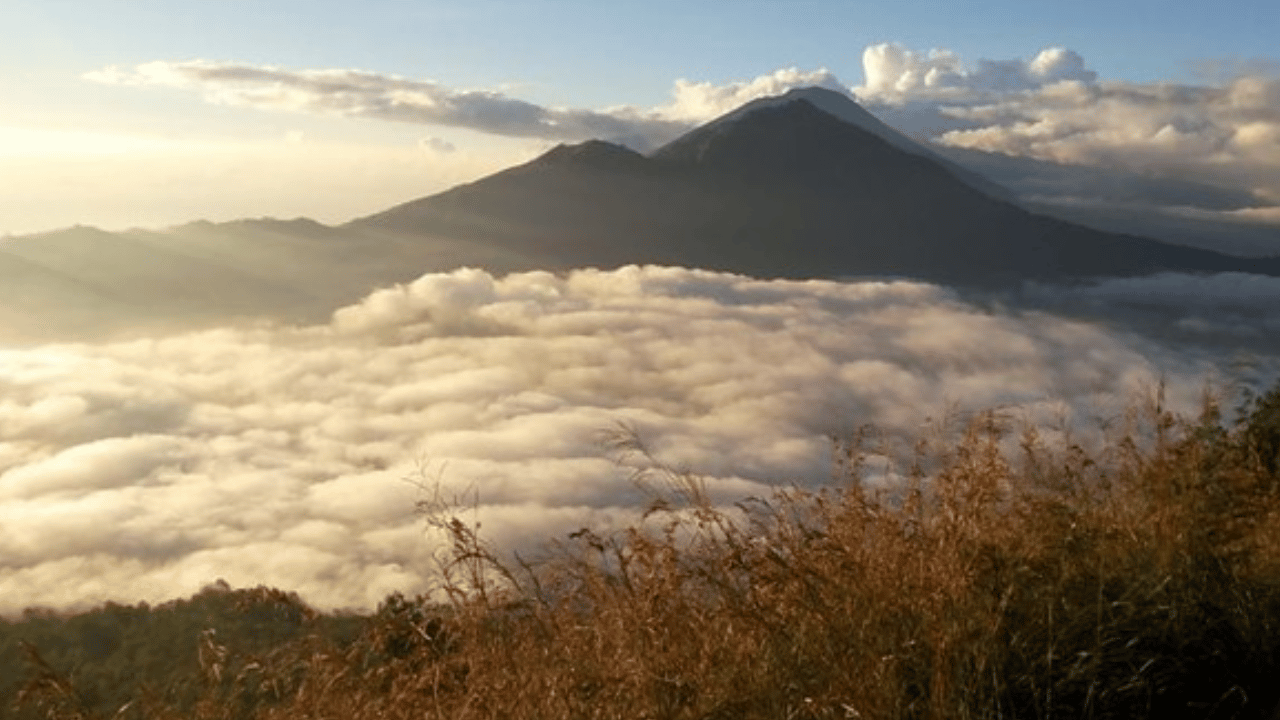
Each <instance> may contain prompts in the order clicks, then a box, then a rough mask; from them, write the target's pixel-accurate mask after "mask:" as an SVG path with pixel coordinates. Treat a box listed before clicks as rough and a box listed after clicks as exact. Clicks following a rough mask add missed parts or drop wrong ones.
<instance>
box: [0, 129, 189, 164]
mask: <svg viewBox="0 0 1280 720" xmlns="http://www.w3.org/2000/svg"><path fill="white" fill-rule="evenodd" d="M176 145H178V143H175V142H174V141H172V140H167V139H164V138H158V137H148V136H145V135H131V134H125V133H109V132H99V131H93V130H45V129H41V128H30V127H15V126H0V157H32V156H45V157H48V156H85V155H90V156H92V155H126V154H131V153H140V152H159V151H165V150H172V149H174V148H175V146H176Z"/></svg>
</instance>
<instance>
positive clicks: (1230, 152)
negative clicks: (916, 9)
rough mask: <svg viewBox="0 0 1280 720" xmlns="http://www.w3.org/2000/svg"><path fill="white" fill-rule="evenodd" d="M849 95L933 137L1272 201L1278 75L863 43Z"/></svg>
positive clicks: (1278, 182) (1058, 52)
mask: <svg viewBox="0 0 1280 720" xmlns="http://www.w3.org/2000/svg"><path fill="white" fill-rule="evenodd" d="M863 70H864V73H865V82H864V84H863V85H862V86H861V87H859V88H857V89H856V90H857V93H858V96H859V97H860V98H861V99H862V100H863V101H864V102H867V103H869V104H871V105H872V106H873V107H876V106H878V111H879V112H880V113H881V114H882V115H884V116H886V117H887V118H889V119H890V120H891V121H892V122H896V123H897V124H898V125H899V126H906V127H907V128H908V129H909V130H912V131H915V132H921V131H923V132H924V134H927V135H931V136H933V137H935V138H936V139H938V140H940V141H941V142H943V143H945V144H949V145H955V146H959V147H967V148H974V149H978V150H986V151H991V152H998V153H1004V154H1007V155H1014V156H1021V157H1031V158H1037V159H1041V160H1049V161H1053V162H1058V163H1067V164H1076V165H1089V166H1098V167H1110V168H1116V169H1124V170H1130V171H1139V172H1144V173H1149V174H1153V175H1157V176H1167V177H1180V178H1187V179H1195V180H1200V181H1208V182H1213V183H1217V184H1219V185H1222V186H1225V187H1231V188H1242V189H1247V190H1250V191H1252V192H1254V193H1256V194H1258V195H1259V196H1261V197H1262V198H1264V199H1267V200H1269V201H1271V202H1273V203H1280V76H1277V75H1276V74H1275V72H1274V69H1270V70H1268V69H1267V68H1265V67H1249V68H1245V69H1243V70H1242V71H1241V72H1240V73H1239V74H1236V75H1234V76H1230V77H1227V78H1225V79H1224V80H1223V81H1222V82H1219V83H1216V84H1206V85H1179V84H1173V83H1132V82H1127V81H1123V80H1114V79H1100V78H1098V76H1097V73H1095V72H1094V71H1092V70H1089V69H1088V67H1087V66H1086V63H1085V61H1084V59H1083V58H1082V57H1081V56H1080V55H1079V54H1077V53H1075V52H1073V51H1071V50H1067V49H1065V48H1047V49H1045V50H1042V51H1040V52H1039V53H1038V54H1037V55H1036V56H1035V57H1033V58H1031V59H1029V60H1021V59H1016V60H1000V61H993V60H979V61H978V63H977V65H976V66H975V67H969V66H967V65H965V64H964V63H963V62H962V61H961V59H960V58H959V57H958V56H957V55H955V54H954V53H951V52H949V51H945V50H934V51H931V52H929V53H916V52H913V51H911V50H908V49H906V48H904V47H902V46H900V45H896V44H883V45H875V46H872V47H869V48H867V49H866V51H865V52H864V54H863Z"/></svg>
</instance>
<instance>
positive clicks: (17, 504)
mask: <svg viewBox="0 0 1280 720" xmlns="http://www.w3.org/2000/svg"><path fill="white" fill-rule="evenodd" d="M1152 282H1154V283H1156V285H1157V286H1159V287H1161V288H1163V289H1162V290H1161V292H1164V293H1167V294H1168V295H1169V296H1170V297H1173V295H1175V294H1176V293H1177V292H1179V287H1178V286H1177V285H1176V283H1175V282H1174V281H1173V280H1168V281H1163V280H1156V281H1152ZM1164 282H1167V283H1169V284H1168V285H1167V286H1166V285H1161V284H1160V283H1164ZM1250 282H1257V281H1253V280H1251V281H1250ZM1153 287H1155V286H1153ZM1230 287H1235V288H1236V290H1234V291H1230V290H1228V288H1230ZM1151 289H1152V288H1150V287H1145V286H1142V287H1139V286H1135V287H1132V288H1127V289H1126V288H1125V287H1122V286H1120V285H1113V286H1108V287H1106V288H1103V289H1102V290H1101V292H1103V293H1104V295H1103V296H1104V297H1106V298H1108V299H1109V300H1108V301H1110V299H1114V298H1117V297H1119V296H1120V295H1125V296H1126V297H1128V296H1136V295H1138V294H1141V293H1143V292H1149V291H1151ZM1255 289H1256V290H1257V292H1254V291H1250V290H1247V289H1244V285H1243V283H1242V282H1241V279H1240V278H1231V279H1228V280H1226V281H1225V284H1224V285H1222V286H1221V291H1220V292H1219V293H1218V295H1216V296H1214V297H1216V298H1217V299H1216V300H1206V301H1205V302H1208V303H1210V305H1206V306H1205V312H1206V317H1208V318H1212V315H1211V314H1207V313H1209V311H1210V310H1212V309H1213V308H1214V307H1218V305H1223V306H1231V307H1236V306H1239V305H1241V304H1242V303H1246V300H1247V298H1248V297H1254V298H1255V299H1256V298H1257V297H1260V295H1259V294H1258V293H1262V292H1267V293H1272V295H1270V296H1267V297H1273V296H1274V292H1275V288H1274V287H1271V286H1270V285H1268V286H1266V287H1265V288H1262V287H1260V286H1259V287H1258V288H1255ZM1046 292H1047V291H1046ZM1233 292H1234V293H1235V294H1232V293H1233ZM1258 302H1262V301H1261V300H1259V301H1258ZM1214 303H1217V305H1215V304H1214ZM1211 306H1212V307H1211ZM1242 317H1243V318H1244V320H1243V321H1245V322H1251V321H1254V322H1263V323H1265V322H1269V321H1268V320H1266V318H1258V317H1254V316H1252V315H1250V314H1248V313H1243V314H1242ZM0 361H2V362H3V364H4V367H5V368H6V372H5V374H4V378H3V379H2V380H0V612H5V613H10V612H15V611H17V610H19V609H20V608H22V607H24V606H27V605H32V604H45V605H52V606H57V607H69V606H74V605H83V604H85V603H92V602H99V601H102V600H106V599H115V600H120V601H137V600H143V599H145V600H149V601H157V600H162V599H166V598H170V597H174V596H178V595H182V594H185V593H190V592H193V591H195V590H197V589H198V588H200V587H201V586H203V585H204V584H206V583H208V582H210V581H211V580H213V579H215V578H218V577H222V578H225V579H226V580H227V581H229V582H231V583H232V584H233V585H253V584H258V583H267V584H271V585H276V586H279V587H283V588H286V589H290V590H297V591H299V592H300V593H302V594H303V596H304V597H306V598H307V599H308V600H310V601H312V602H314V603H316V604H317V605H319V606H321V607H326V608H332V607H365V608H367V607H371V606H373V605H375V604H376V603H377V602H378V601H379V600H380V599H381V598H382V597H383V596H385V594H386V593H389V592H391V591H394V590H402V591H406V592H416V591H423V590H426V589H429V587H430V582H431V568H432V566H431V562H430V559H431V556H432V553H433V551H434V550H435V546H434V545H433V543H434V542H436V541H437V540H438V539H436V538H433V537H432V536H430V535H426V534H424V532H423V526H422V522H421V520H420V518H417V517H416V516H415V515H414V503H415V501H416V500H418V499H421V497H422V496H421V495H420V492H419V490H418V489H417V488H416V487H415V486H414V485H413V484H411V483H408V482H406V481H405V480H406V478H408V479H419V480H425V481H427V482H428V483H430V482H433V481H435V480H438V481H439V482H440V483H442V485H443V489H444V491H445V492H446V493H464V494H467V496H468V497H474V498H476V499H477V501H478V507H477V509H476V514H475V516H474V517H475V518H476V519H478V520H479V521H481V522H482V523H483V532H484V533H485V534H486V536H488V537H491V538H493V539H494V540H495V541H496V542H497V543H499V544H500V545H501V546H502V547H505V548H518V547H519V548H529V547H531V546H537V545H538V544H540V543H541V542H543V541H544V540H545V539H547V538H549V537H553V536H563V534H564V533H566V532H568V531H571V530H574V529H577V528H578V527H580V526H582V525H584V524H600V525H603V526H606V527H608V526H610V525H615V524H617V523H620V522H623V521H625V520H627V519H628V518H634V517H635V513H636V512H637V510H638V508H639V507H641V506H642V504H643V499H642V498H641V497H639V496H638V494H637V491H636V490H635V489H634V487H633V486H632V485H631V484H630V483H629V482H628V475H629V472H630V470H629V468H627V467H622V466H619V465H617V464H615V462H614V461H613V459H611V458H610V457H609V456H608V453H607V452H606V450H605V448H604V447H603V445H602V433H606V432H607V431H610V430H612V429H614V428H617V427H619V426H620V425H621V426H627V427H632V428H635V430H636V431H637V432H638V433H639V435H640V436H641V437H642V438H643V439H644V440H645V441H646V442H647V444H648V445H649V447H651V448H652V450H653V452H654V453H655V455H657V457H658V458H660V459H661V460H663V461H665V462H667V463H670V464H672V465H675V466H680V467H688V468H691V469H694V470H696V471H698V472H700V473H703V474H705V475H706V476H707V478H708V486H709V488H710V490H711V492H712V493H713V494H714V495H715V497H717V498H719V499H721V500H724V501H726V502H728V501H732V500H736V499H740V498H741V497H744V496H747V495H752V494H760V493H764V492H766V491H767V489H768V487H769V486H771V485H775V484H780V483H782V484H785V483H792V482H796V483H802V484H812V483H821V482H825V481H827V480H828V479H829V477H830V468H829V466H828V458H829V451H830V447H829V444H828V442H829V441H828V438H829V436H832V435H840V434H843V433H846V432H849V431H851V430H852V429H853V428H856V427H858V426H860V425H861V424H863V423H867V422H875V423H879V424H880V425H881V426H882V427H884V428H885V430H886V431H887V432H888V433H890V434H891V435H906V434H910V433H914V432H915V431H917V430H918V429H920V427H921V423H922V422H923V421H924V419H925V418H926V417H929V416H932V417H934V418H941V417H943V416H944V415H946V414H947V413H949V412H951V411H955V410H956V409H957V408H958V409H959V410H965V409H978V408H986V407H990V406H998V405H1010V404H1012V405H1017V406H1018V407H1020V408H1021V412H1023V413H1025V414H1026V415H1027V416H1028V417H1029V418H1031V419H1045V418H1052V417H1057V416H1058V414H1059V413H1063V412H1065V413H1066V414H1067V415H1068V416H1071V417H1074V418H1075V419H1076V420H1077V421H1080V422H1082V423H1085V424H1087V423H1088V418H1089V417H1090V416H1091V414H1092V413H1096V412H1099V407H1104V406H1111V407H1112V408H1113V410H1114V411H1116V412H1118V411H1119V409H1120V407H1121V406H1122V405H1123V403H1124V402H1125V401H1126V399H1127V398H1128V393H1130V392H1131V391H1133V390H1135V389H1137V388H1141V387H1143V386H1144V385H1146V384H1147V383H1151V382H1153V381H1154V379H1155V378H1156V377H1157V376H1159V375H1161V374H1163V375H1164V377H1165V378H1166V381H1167V383H1168V385H1169V388H1170V397H1171V401H1172V402H1173V403H1174V405H1175V406H1177V407H1182V408H1187V409H1190V408H1191V407H1192V406H1193V405H1194V403H1195V398H1196V397H1197V394H1198V392H1199V389H1200V387H1201V383H1202V382H1203V380H1204V378H1205V377H1206V375H1207V374H1208V373H1209V372H1210V370H1211V369H1212V368H1214V367H1218V366H1219V365H1220V363H1219V358H1212V357H1207V356H1204V355H1203V353H1201V354H1196V353H1189V352H1183V351H1179V350H1174V349H1171V348H1170V347H1164V346H1161V345H1156V344H1153V343H1151V342H1148V341H1144V340H1141V339H1140V338H1138V337H1137V336H1135V335H1132V334H1129V333H1125V332H1121V331H1116V330H1109V329H1106V328H1105V327H1101V326H1097V325H1091V324H1087V323H1082V322H1076V321H1071V320H1066V319H1062V318H1060V317H1056V316H1053V315H1051V314H1048V313H1046V312H1009V311H1000V310H994V311H993V310H984V309H982V308H981V307H980V306H978V305H974V304H971V303H970V302H968V301H966V300H964V299H962V298H960V297H959V296H957V295H956V294H955V293H953V292H952V291H950V290H947V289H945V288H940V287H937V286H933V285H929V284H925V283H918V282H906V281H895V282H861V283H847V284H842V283H837V282H827V281H808V282H798V281H760V280H754V279H750V278H746V277H741V276H735V275H728V274H718V273H711V272H704V271H696V270H685V269H679V268H656V267H647V268H637V267H628V268H622V269H619V270H616V271H610V272H604V271H595V270H583V271H576V272H572V273H569V274H568V275H564V276H559V275H552V274H549V273H542V272H533V273H523V274H516V275H511V276H507V277H494V276H491V275H489V274H487V273H484V272H480V271H477V270H458V271H455V272H452V273H444V274H431V275H426V276H423V277H422V278H420V279H418V280H416V281H414V282H412V283H409V284H405V285H400V286H395V287H390V288H385V289H382V290H379V291H377V292H374V293H372V294H371V295H369V296H368V297H367V298H366V299H364V300H363V301H362V302H360V303H357V304H355V305H351V306H349V307H346V308H343V309H341V310H340V311H338V312H337V313H336V314H335V315H334V317H333V320H332V322H330V323H328V324H326V325H321V326H313V327H303V328H270V327H259V328H256V329H233V328H226V329H221V330H214V331H208V332H202V333H197V334H186V335H174V336H160V337H153V338H144V339H138V340H133V341H128V342H115V343H106V344H94V345H89V344H84V345H59V346H44V347H31V348H10V349H8V350H5V351H4V355H3V357H2V358H0ZM1104 410H1105V407H1104ZM468 491H470V493H473V494H470V493H468Z"/></svg>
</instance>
